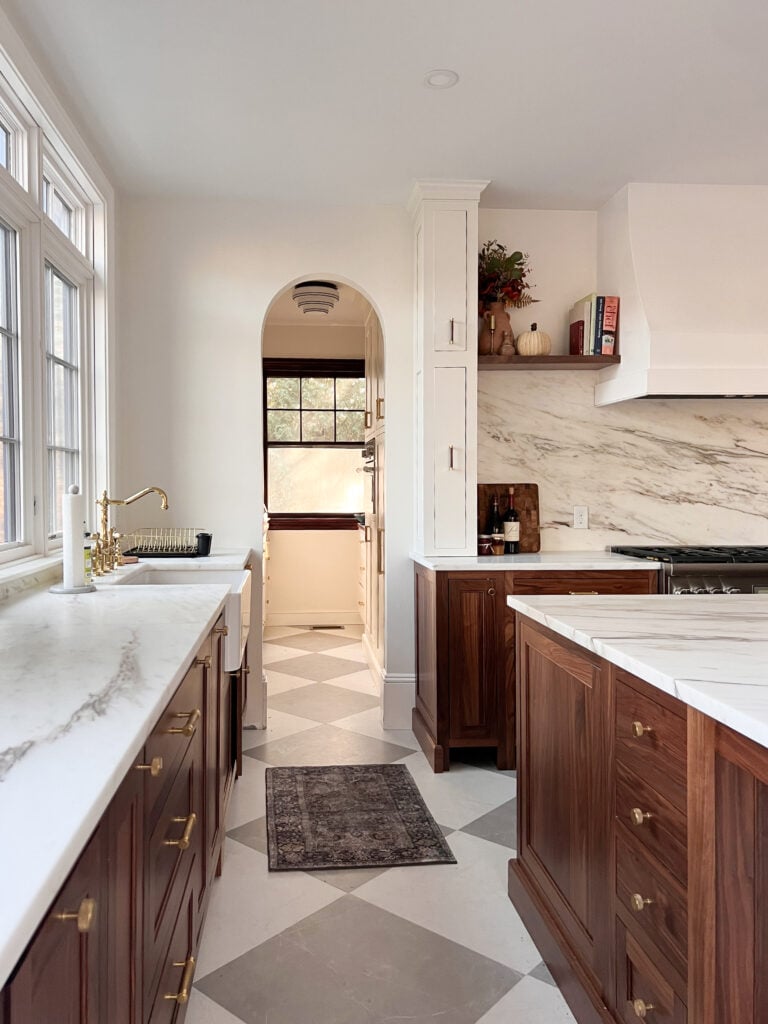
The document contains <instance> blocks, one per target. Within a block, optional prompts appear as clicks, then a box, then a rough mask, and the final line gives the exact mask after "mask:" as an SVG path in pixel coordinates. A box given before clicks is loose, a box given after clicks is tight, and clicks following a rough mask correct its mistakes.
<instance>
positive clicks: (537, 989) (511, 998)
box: [477, 978, 576, 1024]
mask: <svg viewBox="0 0 768 1024" xmlns="http://www.w3.org/2000/svg"><path fill="white" fill-rule="evenodd" d="M534 1021H535V1024H576V1021H575V1019H574V1017H573V1015H572V1013H571V1011H570V1010H569V1009H568V1006H567V1004H566V1002H565V1000H564V999H563V997H562V996H561V995H560V990H559V989H557V988H555V986H554V985H548V984H547V983H546V982H544V981H537V980H536V978H523V980H522V981H519V982H518V983H517V985H515V987H514V988H513V989H512V990H511V991H509V992H507V994H506V995H505V996H504V997H503V999H500V1000H499V1002H498V1003H496V1005H495V1006H494V1007H493V1008H492V1009H490V1010H489V1011H488V1013H486V1014H484V1015H483V1016H482V1017H481V1018H480V1020H479V1021H478V1022H477V1024H518V1022H519V1024H533V1022H534Z"/></svg>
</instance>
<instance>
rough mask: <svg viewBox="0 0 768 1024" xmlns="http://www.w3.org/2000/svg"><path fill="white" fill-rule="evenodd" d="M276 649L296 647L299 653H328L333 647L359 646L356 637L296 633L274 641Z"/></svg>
mask: <svg viewBox="0 0 768 1024" xmlns="http://www.w3.org/2000/svg"><path fill="white" fill-rule="evenodd" d="M275 643H276V644H277V646H278V647H296V648H298V650H300V651H330V650H332V649H333V648H334V647H347V646H349V644H359V643H360V641H359V640H358V639H357V637H356V636H344V634H343V633H342V634H340V635H339V636H333V635H331V634H330V633H316V632H314V631H313V632H306V633H298V634H297V635H296V636H285V637H282V638H281V639H279V640H275Z"/></svg>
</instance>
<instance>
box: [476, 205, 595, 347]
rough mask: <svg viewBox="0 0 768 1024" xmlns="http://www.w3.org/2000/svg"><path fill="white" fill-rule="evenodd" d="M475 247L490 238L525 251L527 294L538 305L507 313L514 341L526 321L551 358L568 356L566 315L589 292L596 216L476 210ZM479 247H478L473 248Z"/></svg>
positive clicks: (568, 212) (571, 212) (575, 212)
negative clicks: (547, 342)
mask: <svg viewBox="0 0 768 1024" xmlns="http://www.w3.org/2000/svg"><path fill="white" fill-rule="evenodd" d="M479 231H480V245H482V244H483V243H484V242H487V241H489V240H491V239H493V238H495V239H497V240H498V241H499V242H502V243H503V244H504V245H506V246H507V248H508V249H509V251H510V252H514V251H515V250H516V249H520V250H522V252H526V253H528V255H529V257H530V259H529V263H530V266H531V272H530V274H529V276H528V281H529V282H530V283H531V284H533V285H534V286H535V287H533V288H532V289H531V294H532V295H533V297H534V298H535V299H537V300H538V301H537V302H536V303H535V304H534V305H532V306H528V307H527V308H526V309H512V310H510V311H509V318H510V320H511V322H512V330H513V332H514V335H515V337H517V336H518V334H520V333H521V332H522V331H527V330H528V329H529V327H530V325H531V323H532V322H534V321H535V322H536V323H538V325H539V328H540V329H541V330H543V331H546V332H547V334H549V335H550V336H551V337H552V353H553V355H565V354H567V352H568V311H569V310H570V308H571V306H572V305H573V304H574V302H576V300H577V299H580V298H581V297H582V295H587V294H589V292H591V291H594V289H595V281H596V280H597V214H596V213H595V212H593V211H591V210H484V209H481V210H480V224H479ZM478 249H479V246H478Z"/></svg>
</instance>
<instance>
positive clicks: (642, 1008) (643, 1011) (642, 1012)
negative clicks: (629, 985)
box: [632, 999, 656, 1020]
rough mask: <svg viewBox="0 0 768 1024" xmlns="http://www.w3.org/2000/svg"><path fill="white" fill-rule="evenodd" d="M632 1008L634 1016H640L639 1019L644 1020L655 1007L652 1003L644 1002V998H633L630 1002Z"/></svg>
mask: <svg viewBox="0 0 768 1024" xmlns="http://www.w3.org/2000/svg"><path fill="white" fill-rule="evenodd" d="M632 1009H633V1010H634V1011H635V1016H636V1017H640V1018H641V1020H645V1018H646V1017H647V1016H648V1014H649V1013H650V1012H651V1010H655V1009H656V1007H655V1006H654V1005H653V1003H646V1001H645V1000H644V999H635V1000H634V1002H633V1003H632Z"/></svg>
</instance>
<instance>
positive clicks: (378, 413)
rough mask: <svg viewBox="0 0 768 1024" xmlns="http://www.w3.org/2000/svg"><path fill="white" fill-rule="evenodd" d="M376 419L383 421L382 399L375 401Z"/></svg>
mask: <svg viewBox="0 0 768 1024" xmlns="http://www.w3.org/2000/svg"><path fill="white" fill-rule="evenodd" d="M376 419H377V420H383V419H384V399H383V398H377V399H376Z"/></svg>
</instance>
